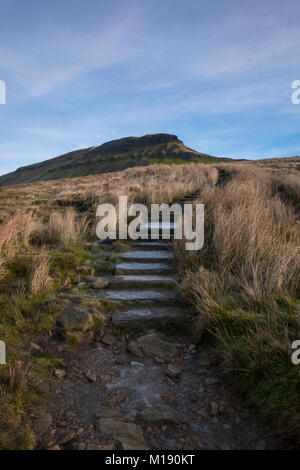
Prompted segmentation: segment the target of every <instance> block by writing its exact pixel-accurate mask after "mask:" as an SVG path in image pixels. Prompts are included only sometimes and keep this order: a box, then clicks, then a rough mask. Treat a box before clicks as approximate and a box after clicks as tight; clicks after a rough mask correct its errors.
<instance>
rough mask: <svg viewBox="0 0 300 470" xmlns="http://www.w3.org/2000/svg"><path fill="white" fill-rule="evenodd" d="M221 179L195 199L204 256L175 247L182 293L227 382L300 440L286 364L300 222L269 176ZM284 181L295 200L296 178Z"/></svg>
mask: <svg viewBox="0 0 300 470" xmlns="http://www.w3.org/2000/svg"><path fill="white" fill-rule="evenodd" d="M226 171H227V172H229V173H230V174H231V178H230V179H229V180H228V182H227V184H225V185H224V186H221V187H210V188H208V190H206V191H204V192H203V194H202V196H201V202H204V204H205V209H206V210H205V239H206V242H205V246H204V248H203V250H201V252H199V253H192V254H190V253H188V252H185V251H184V249H183V243H184V241H183V242H177V243H176V246H175V250H176V254H177V259H178V262H179V266H180V267H181V271H182V273H183V276H184V281H183V283H182V292H183V295H184V296H185V298H186V299H188V300H189V301H191V302H192V303H193V305H194V306H195V309H196V311H197V312H198V315H199V321H200V323H201V324H202V325H203V324H206V325H207V328H208V330H209V331H210V332H211V334H212V335H213V337H214V338H215V341H216V343H215V346H216V348H217V350H218V352H219V359H220V363H221V367H222V368H223V370H224V373H225V374H226V375H227V377H228V379H229V380H232V381H233V382H234V384H235V386H236V387H237V388H238V389H239V390H240V391H241V393H243V395H244V396H245V397H246V398H247V400H248V402H249V403H251V404H253V405H254V406H256V407H257V408H258V409H259V410H260V411H262V412H263V413H265V414H266V415H268V416H269V417H270V418H271V419H272V420H273V421H274V422H275V424H276V426H277V428H278V429H280V431H281V432H282V433H286V434H288V435H292V436H297V438H298V439H299V438H300V408H299V407H298V405H297V403H299V399H298V394H299V387H300V377H299V370H298V369H297V366H295V365H293V364H292V362H291V344H292V342H293V341H294V340H295V339H299V338H300V320H299V306H300V303H299V294H300V292H299V288H300V256H299V255H300V252H299V250H300V230H299V217H298V214H297V213H296V212H295V210H294V208H293V207H292V206H291V205H289V204H287V203H286V201H284V200H283V199H282V194H281V192H280V191H279V189H278V188H276V181H275V182H274V177H273V175H271V174H268V173H264V172H261V171H259V170H257V169H255V168H250V169H249V168H248V167H244V166H239V167H235V168H234V167H229V166H226ZM289 181H290V185H291V187H292V188H290V194H296V188H297V184H296V183H298V182H299V178H298V179H297V181H296V183H295V180H294V177H293V178H291V179H290V180H289ZM286 184H287V183H286ZM286 191H287V190H286Z"/></svg>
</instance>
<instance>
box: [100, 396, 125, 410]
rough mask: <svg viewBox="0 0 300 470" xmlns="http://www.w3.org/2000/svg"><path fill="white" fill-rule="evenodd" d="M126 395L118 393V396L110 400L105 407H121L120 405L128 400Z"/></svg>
mask: <svg viewBox="0 0 300 470" xmlns="http://www.w3.org/2000/svg"><path fill="white" fill-rule="evenodd" d="M126 398H127V397H126V395H125V394H124V393H118V394H117V395H115V396H114V397H112V398H110V399H109V400H107V401H106V402H105V403H104V405H105V406H110V407H113V406H117V405H119V404H120V403H122V402H123V401H125V400H126Z"/></svg>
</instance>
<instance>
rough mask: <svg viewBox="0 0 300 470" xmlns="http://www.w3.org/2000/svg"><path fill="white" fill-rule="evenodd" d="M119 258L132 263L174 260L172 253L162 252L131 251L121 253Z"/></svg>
mask: <svg viewBox="0 0 300 470" xmlns="http://www.w3.org/2000/svg"><path fill="white" fill-rule="evenodd" d="M121 258H123V259H131V260H133V261H135V260H136V261H141V260H145V261H150V260H151V261H160V260H171V259H173V258H174V255H173V253H170V252H169V251H162V250H156V251H154V250H149V251H146V250H132V251H127V252H126V253H123V254H122V256H121Z"/></svg>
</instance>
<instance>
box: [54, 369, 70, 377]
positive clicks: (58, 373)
mask: <svg viewBox="0 0 300 470" xmlns="http://www.w3.org/2000/svg"><path fill="white" fill-rule="evenodd" d="M53 374H54V375H55V377H56V378H57V379H63V378H64V377H65V376H66V375H67V373H66V371H65V370H63V369H55V370H54V372H53Z"/></svg>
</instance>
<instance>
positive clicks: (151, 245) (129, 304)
mask: <svg viewBox="0 0 300 470" xmlns="http://www.w3.org/2000/svg"><path fill="white" fill-rule="evenodd" d="M196 196H197V195H196V194H195V195H192V196H190V197H189V198H185V199H183V200H182V201H181V203H182V204H184V203H186V202H190V201H192V200H194V198H195V197H196ZM159 223H160V224H162V225H161V226H160V238H161V230H163V229H164V227H163V224H164V221H159ZM122 258H123V259H122V262H120V263H119V264H118V265H117V266H116V273H115V276H114V277H113V278H112V279H111V281H110V283H109V286H108V288H107V289H100V290H99V291H98V292H95V290H92V289H91V291H90V293H89V295H90V297H91V298H103V297H104V298H106V299H109V300H114V301H117V302H122V304H123V305H124V306H125V307H124V308H123V309H122V310H120V311H116V312H113V313H112V314H111V316H110V320H109V323H108V325H107V328H106V330H105V334H104V336H103V337H102V338H101V340H100V341H99V342H97V343H93V344H90V345H78V346H77V347H76V348H75V349H74V350H73V351H70V350H69V349H68V348H66V347H65V346H64V343H63V342H60V341H59V340H58V339H55V338H54V339H53V340H52V347H53V350H59V351H60V355H61V356H62V357H63V358H64V364H65V366H64V370H63V371H62V373H61V375H59V373H57V377H56V378H55V381H54V382H53V383H52V385H51V394H50V396H49V400H50V403H51V406H49V409H48V410H47V409H45V408H43V409H40V410H36V416H33V419H35V418H36V419H35V429H36V431H37V432H38V434H39V443H38V447H39V448H43V449H45V448H46V449H49V448H52V449H78V450H89V449H91V450H97V449H98V450H110V449H125V450H137V449H153V450H167V449H183V450H184V449H224V450H226V449H228V450H229V449H270V448H271V449H273V448H282V447H283V444H282V443H281V442H279V440H278V439H277V438H276V437H275V436H272V433H270V430H269V429H267V428H266V427H265V426H264V425H263V424H262V422H261V421H260V420H258V418H257V417H254V415H253V414H252V413H250V412H249V410H246V409H244V408H243V407H242V406H241V404H240V403H238V401H237V399H236V398H235V397H234V395H233V394H232V393H231V392H230V390H228V389H227V388H226V387H225V385H224V384H223V383H222V380H221V378H220V376H219V373H218V370H217V369H216V367H215V365H214V361H213V356H212V354H211V352H210V350H209V349H205V348H204V347H203V346H201V345H197V344H193V343H192V344H191V339H190V338H189V337H187V336H184V334H182V331H184V328H183V326H184V324H185V323H186V322H189V321H190V315H189V311H188V309H187V307H186V306H185V305H183V304H182V303H181V302H180V299H179V296H178V295H177V293H176V281H177V276H176V268H175V265H174V259H173V253H172V245H171V244H170V243H169V242H168V241H166V240H162V239H160V240H156V241H137V242H132V243H131V244H130V249H129V250H128V251H127V252H125V253H124V254H123V255H122Z"/></svg>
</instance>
